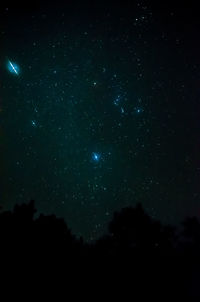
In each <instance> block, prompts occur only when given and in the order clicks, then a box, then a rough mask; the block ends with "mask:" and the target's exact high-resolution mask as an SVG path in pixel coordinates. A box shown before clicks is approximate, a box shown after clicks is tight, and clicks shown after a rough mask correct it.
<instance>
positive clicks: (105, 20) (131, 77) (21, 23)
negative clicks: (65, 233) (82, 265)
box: [0, 0, 200, 239]
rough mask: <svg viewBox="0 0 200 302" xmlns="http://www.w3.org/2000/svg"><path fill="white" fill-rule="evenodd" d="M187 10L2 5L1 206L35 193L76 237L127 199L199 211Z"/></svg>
mask: <svg viewBox="0 0 200 302" xmlns="http://www.w3.org/2000/svg"><path fill="white" fill-rule="evenodd" d="M160 2H161V1H160ZM196 5H197V4H196ZM198 17H199V16H198V9H197V7H195V6H194V5H193V4H192V2H190V7H186V6H185V7H184V6H183V3H181V2H180V3H175V1H173V2H167V3H165V4H163V3H160V4H157V3H156V2H155V1H139V0H138V1H131V2H123V4H122V3H121V4H118V3H117V2H116V1H107V2H106V1H105V2H104V1H96V2H95V1H91V2H88V1H87V2H86V1H79V2H78V1H65V3H62V2H61V1H54V2H53V3H52V4H49V3H48V2H46V1H41V3H39V2H35V3H31V2H28V3H27V4H26V6H24V4H22V3H21V4H20V2H17V3H16V4H12V3H9V2H8V1H7V2H6V4H5V5H4V3H1V7H0V167H1V168H0V204H1V206H2V207H3V209H12V208H13V206H14V205H15V204H16V203H23V202H29V201H30V200H31V199H34V200H35V203H36V207H37V209H38V211H39V212H43V213H45V214H52V213H53V214H56V215H57V216H58V217H64V218H65V220H66V221H67V223H68V225H69V227H70V228H71V229H72V232H73V233H74V234H76V235H78V236H80V235H81V236H83V237H84V238H86V239H95V238H97V237H98V236H100V235H101V234H102V233H103V232H104V231H105V228H106V225H107V223H108V221H109V220H110V219H111V218H112V215H113V212H114V211H116V210H120V209H121V208H122V207H126V206H130V205H132V206H135V205H136V204H137V203H138V202H141V203H142V204H143V206H144V208H145V209H146V210H147V212H148V213H149V214H150V215H151V216H152V217H155V218H158V219H161V220H162V221H164V222H169V223H178V222H179V221H180V220H181V219H182V218H183V217H184V216H187V215H191V214H192V215H197V216H199V215H200V197H199V194H200V190H199V187H200V186H199V178H200V155H199V149H200V134H199V131H200V119H199V117H200V105H199V103H200V21H199V20H198Z"/></svg>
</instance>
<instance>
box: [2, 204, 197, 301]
mask: <svg viewBox="0 0 200 302" xmlns="http://www.w3.org/2000/svg"><path fill="white" fill-rule="evenodd" d="M35 213H36V210H35V207H34V202H33V201H31V202H30V203H29V204H22V205H16V206H15V207H14V210H13V211H12V212H10V211H8V212H2V213H1V214H0V242H1V250H0V253H1V259H2V265H1V267H2V269H3V266H4V265H5V268H6V269H7V270H8V269H9V270H10V269H11V268H12V269H13V268H14V269H15V272H16V271H17V270H25V271H26V274H27V275H28V273H29V274H30V272H37V276H38V277H42V278H46V279H47V278H48V277H49V276H51V277H52V275H53V277H52V278H55V277H56V278H59V277H60V276H61V275H62V276H63V278H62V280H66V286H68V287H69V288H70V286H71V284H73V285H75V286H76V287H77V289H78V288H79V285H80V284H83V283H84V284H87V285H86V287H85V289H86V290H87V289H88V290H89V288H88V287H87V286H88V284H90V289H91V287H92V288H93V289H95V288H98V287H101V289H100V291H101V293H102V292H105V291H109V292H110V293H112V295H113V298H114V297H117V296H119V295H120V294H121V293H123V299H124V300H126V298H125V296H126V295H127V296H128V295H130V297H132V298H136V299H137V297H140V299H142V298H148V299H151V298H154V299H156V298H159V297H160V298H159V299H162V300H164V298H167V299H168V301H169V299H175V298H177V299H179V300H181V299H186V300H187V301H200V287H199V285H200V260H199V255H200V222H199V221H198V219H197V218H187V219H186V220H185V221H184V222H183V226H182V229H180V230H177V229H176V228H174V227H172V226H163V225H162V224H161V222H159V221H156V220H154V219H152V218H151V217H150V216H149V215H147V213H146V212H145V211H144V209H143V207H142V206H141V204H139V205H137V206H136V207H135V208H131V207H130V208H124V209H122V210H121V211H120V212H117V213H115V214H114V216H113V219H112V221H111V222H110V224H109V228H108V234H107V235H105V236H104V237H102V238H100V239H98V240H97V241H96V242H95V243H91V244H86V243H84V242H83V240H82V239H77V238H76V237H75V236H74V235H73V234H72V233H71V231H70V229H69V228H68V226H67V224H66V223H65V222H64V220H63V219H58V218H56V217H55V216H54V215H52V216H44V215H40V216H39V217H38V218H36V219H35V218H34V214H35ZM100 276H102V277H100ZM97 290H99V288H98V289H97Z"/></svg>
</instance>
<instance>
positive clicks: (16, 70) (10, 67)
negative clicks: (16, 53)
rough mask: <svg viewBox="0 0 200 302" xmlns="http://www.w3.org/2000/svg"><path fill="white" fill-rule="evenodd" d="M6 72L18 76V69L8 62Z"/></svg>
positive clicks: (15, 65)
mask: <svg viewBox="0 0 200 302" xmlns="http://www.w3.org/2000/svg"><path fill="white" fill-rule="evenodd" d="M8 70H9V71H10V72H11V73H15V74H16V75H17V76H18V75H19V67H18V65H17V64H16V63H12V62H11V61H10V60H8Z"/></svg>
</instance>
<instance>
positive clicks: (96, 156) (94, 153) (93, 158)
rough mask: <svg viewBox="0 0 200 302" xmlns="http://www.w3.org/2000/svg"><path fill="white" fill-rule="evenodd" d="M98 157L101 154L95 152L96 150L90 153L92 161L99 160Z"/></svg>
mask: <svg viewBox="0 0 200 302" xmlns="http://www.w3.org/2000/svg"><path fill="white" fill-rule="evenodd" d="M100 158H101V155H100V154H99V153H96V152H93V153H92V160H93V161H95V162H99V160H100Z"/></svg>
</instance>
